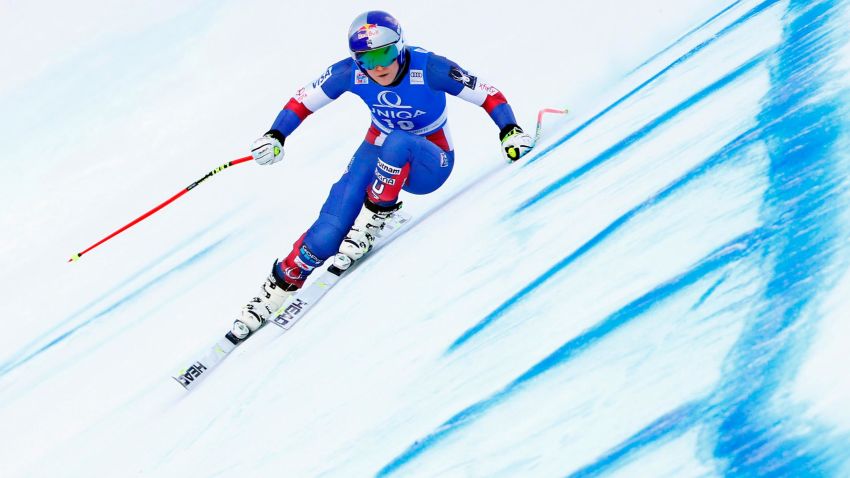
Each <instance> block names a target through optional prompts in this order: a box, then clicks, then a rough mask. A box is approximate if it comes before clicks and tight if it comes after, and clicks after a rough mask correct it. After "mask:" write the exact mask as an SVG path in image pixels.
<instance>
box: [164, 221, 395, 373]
mask: <svg viewBox="0 0 850 478" xmlns="http://www.w3.org/2000/svg"><path fill="white" fill-rule="evenodd" d="M410 219H411V217H410V216H407V215H405V214H402V213H398V212H397V213H395V214H394V215H393V216H392V218H391V220H390V221H388V222H387V223H386V224H385V225H384V228H383V229H382V230H381V234H380V235H379V236H378V237H377V238H376V241H375V246H374V247H373V248H372V250H371V251H369V253H368V254H366V255H365V256H363V257H362V258H361V259H360V260H358V261H356V262H350V261H351V260H350V259H348V257H347V256H344V255H342V254H337V256H335V257H334V261H333V264H331V265H330V266H329V267H328V268H327V270H325V271H323V272H322V273H321V274H320V275H319V276H318V277H317V278H316V279H315V280H314V281H313V282H311V283H310V284H308V285H307V286H305V287H304V288H302V289H301V290H299V291H298V292H296V293H295V294H293V295H291V296H289V297H287V298H286V300H285V301H284V302H283V305H281V306H280V308H279V309H278V310H277V311H276V312H275V313H274V314H272V316H273V318H272V319H270V320H267V321H266V322H265V323H263V325H261V326H260V329H258V330H256V331H254V332H252V333H251V334H250V335H249V336H248V337H245V338H244V339H241V340H240V339H238V338H237V337H236V336H235V335H233V333H232V332H230V331H228V332H227V334H225V336H224V337H222V338H220V339H219V340H218V341H217V342H216V343H215V344H213V346H212V347H210V348H209V349H207V350H205V351H204V352H203V353H201V354H199V357H196V358H195V359H194V360H191V361H190V362H189V364H188V365H187V366H185V367H182V368H181V369H179V371H178V372H177V373H176V374H175V375H172V378H173V379H174V380H176V381H177V383H179V384H180V385H182V386H183V388H185V389H186V390H191V389H192V388H193V387H194V386H195V385H196V384H197V383H198V382H199V381H200V379H201V378H203V377H206V376H207V375H209V373H210V372H211V371H212V370H213V369H214V368H215V367H216V366H218V365H219V364H220V363H221V362H222V361H223V360H224V359H225V358H227V356H228V355H230V353H231V352H233V351H234V350H235V349H236V347H237V346H238V345H239V344H240V343H242V342H244V341H245V340H248V339H249V338H251V337H253V336H254V335H256V334H257V333H258V332H259V331H260V330H263V329H264V328H265V327H264V326H265V324H266V323H274V324H275V325H277V326H278V327H280V328H273V330H275V331H276V332H277V334H278V335H280V334H283V333H284V332H286V331H287V330H289V329H290V328H292V326H293V325H295V323H296V322H298V320H299V319H300V318H301V317H303V316H304V314H306V313H307V312H308V311H309V310H310V309H312V308H313V306H314V305H316V303H318V302H319V300H321V298H322V297H324V296H325V294H327V293H328V291H330V290H331V289H332V288H333V286H335V285H336V284H337V283H338V282H339V280H340V279H341V278H342V276H343V275H345V274H347V273H348V272H349V271H351V270H353V269H355V268H356V266H358V265H359V264H360V263H361V262H363V261H364V260H366V259H367V258H369V257H371V256H372V255H373V254H374V253H375V252H376V251H377V250H378V249H380V248H382V247H383V246H385V245H387V244H389V243H390V242H392V240H393V239H394V238H395V237H396V236H397V235H398V232H399V231H400V230H401V229H402V228H403V227H404V226H405V225H407V224H408V223H409V222H410ZM346 260H347V261H346Z"/></svg>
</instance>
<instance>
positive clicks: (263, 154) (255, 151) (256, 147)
mask: <svg viewBox="0 0 850 478" xmlns="http://www.w3.org/2000/svg"><path fill="white" fill-rule="evenodd" d="M284 141H286V137H285V136H284V135H282V134H280V132H279V131H274V130H272V131H269V132H268V133H266V134H265V135H264V136H263V137H262V138H259V139H257V140H255V141H254V142H253V143H252V144H251V156H253V157H254V161H256V162H258V163H260V164H262V165H266V164H274V163H276V162H278V161H280V160H281V159H283V142H284Z"/></svg>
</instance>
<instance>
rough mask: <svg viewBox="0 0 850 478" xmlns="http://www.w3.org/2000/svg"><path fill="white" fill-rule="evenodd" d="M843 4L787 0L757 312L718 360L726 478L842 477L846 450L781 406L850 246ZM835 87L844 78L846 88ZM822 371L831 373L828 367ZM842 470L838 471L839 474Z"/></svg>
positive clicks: (766, 113)
mask: <svg viewBox="0 0 850 478" xmlns="http://www.w3.org/2000/svg"><path fill="white" fill-rule="evenodd" d="M842 9H843V10H844V13H845V14H846V13H847V11H848V10H850V7H848V6H847V4H846V2H844V3H841V2H835V1H815V2H812V1H801V0H791V2H790V3H789V6H788V10H787V12H786V14H785V16H784V17H783V18H784V21H785V26H784V30H783V42H782V45H781V46H780V47H779V49H778V50H777V58H776V61H775V62H772V68H771V89H770V91H769V93H768V94H767V95H766V97H765V105H764V108H763V110H762V113H761V115H760V120H761V121H762V123H763V124H764V125H765V126H764V133H765V134H764V139H765V141H766V144H767V145H768V153H769V155H770V160H771V162H770V169H769V180H770V183H769V186H768V189H767V191H766V193H765V205H764V208H763V214H762V215H763V217H764V218H765V222H766V224H765V229H766V230H768V231H770V236H769V237H768V238H767V240H766V241H765V243H764V245H763V246H764V251H763V253H762V254H763V256H764V257H765V263H764V267H765V269H766V275H767V279H768V282H767V286H766V290H765V292H764V298H763V304H762V305H761V311H760V312H759V313H758V314H755V315H754V316H753V317H751V318H750V320H748V321H747V322H746V323H745V325H744V327H745V328H744V331H743V332H742V335H741V338H740V339H739V341H738V343H737V344H736V346H735V348H734V349H733V350H732V351H731V352H730V354H729V357H728V359H727V361H726V363H725V364H724V370H727V371H728V372H727V374H725V375H724V377H723V381H722V383H721V384H720V385H719V387H718V391H717V394H718V395H719V396H720V397H721V399H722V405H723V412H722V415H721V417H720V418H719V419H718V420H717V421H716V423H715V424H714V425H715V427H716V428H715V430H714V434H715V440H716V443H715V446H714V449H713V453H714V457H715V458H716V462H717V464H718V467H719V471H721V472H722V473H725V474H726V475H727V476H743V477H756V476H815V477H821V476H838V475H839V474H840V473H838V472H837V469H838V468H837V467H839V466H840V465H841V463H842V462H843V463H844V465H845V466H846V465H847V460H848V457H847V450H848V449H850V444H849V443H847V441H846V436H845V437H844V438H843V439H840V440H839V439H836V438H834V436H835V435H833V433H832V430H828V429H824V428H825V427H824V426H823V425H822V424H820V425H819V424H817V423H812V422H811V421H810V420H809V419H807V418H806V411H805V410H798V409H792V408H789V407H788V406H787V405H783V404H786V403H787V402H786V401H785V400H783V398H784V396H785V391H786V390H787V389H788V388H789V387H792V386H793V380H794V378H795V376H796V374H797V372H798V371H799V369H800V366H801V358H802V357H803V356H804V352H805V351H807V350H808V348H809V347H810V342H809V341H810V338H811V335H810V334H812V333H813V331H815V330H816V326H817V323H818V321H819V320H820V319H821V318H822V317H821V314H820V313H819V311H818V310H817V306H818V302H819V300H821V299H822V298H823V296H824V295H825V294H827V293H828V292H829V291H830V290H831V289H832V288H833V287H834V285H835V283H834V280H835V277H834V272H832V271H831V269H830V267H829V266H830V265H832V264H834V263H835V262H836V261H837V260H838V256H837V254H838V251H839V250H841V249H846V243H847V242H846V236H842V233H841V232H840V231H841V230H842V228H843V227H844V224H843V223H842V219H841V218H842V217H843V216H844V215H845V214H846V210H847V207H848V206H847V204H846V200H844V199H843V198H842V195H841V193H842V191H843V189H842V188H843V186H842V182H843V181H844V179H845V178H846V173H847V171H846V166H842V164H841V163H840V160H841V157H842V153H844V152H846V151H845V150H844V146H843V144H842V143H841V142H840V139H839V138H841V137H842V135H846V131H847V128H848V126H850V125H849V124H848V120H847V119H846V117H845V114H844V112H845V111H846V108H847V106H848V102H850V100H848V98H847V97H846V91H847V90H846V88H847V83H848V80H847V79H846V76H842V73H841V72H839V71H837V67H836V56H837V52H838V51H841V49H842V48H844V47H846V45H847V42H848V40H847V38H848V35H850V28H848V25H847V24H846V23H845V22H846V21H842V20H843V17H842V15H841V13H842V11H841V10H842ZM842 82H843V83H842ZM825 373H838V372H836V371H827V372H825ZM845 473H846V470H845Z"/></svg>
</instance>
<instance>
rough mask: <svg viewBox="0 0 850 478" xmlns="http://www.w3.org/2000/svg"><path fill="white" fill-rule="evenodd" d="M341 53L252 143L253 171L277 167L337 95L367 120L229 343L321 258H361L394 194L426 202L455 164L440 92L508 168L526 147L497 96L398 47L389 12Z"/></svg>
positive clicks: (435, 59) (435, 60)
mask: <svg viewBox="0 0 850 478" xmlns="http://www.w3.org/2000/svg"><path fill="white" fill-rule="evenodd" d="M348 49H349V52H350V54H351V56H350V58H346V59H344V60H341V61H339V62H337V63H334V64H333V65H331V66H330V67H329V68H328V69H327V70H326V71H325V72H324V73H323V74H322V75H321V76H320V77H319V78H318V79H316V80H315V81H314V82H312V83H311V84H309V85H307V86H305V87H304V88H301V89H300V90H298V91H297V92H296V94H295V96H294V97H293V98H292V99H290V100H289V102H288V103H287V104H286V106H285V107H284V108H283V110H282V111H281V112H280V113H279V114H278V116H277V118H276V119H275V121H274V124H273V125H272V127H271V129H270V130H269V131H268V132H267V133H266V134H265V135H263V137H261V138H259V139H257V140H256V141H254V143H253V145H252V148H251V149H252V155H253V157H254V159H255V160H256V161H257V162H258V163H259V164H263V165H268V164H274V163H276V162H278V161H280V160H281V159H283V155H284V149H283V145H284V143H285V141H286V138H288V137H289V136H290V135H291V134H292V132H293V131H295V129H296V128H297V127H298V126H299V125H300V124H301V122H302V121H304V119H305V118H307V116H309V115H310V114H312V113H315V112H316V111H317V110H319V108H321V107H323V106H325V105H327V104H328V103H330V102H332V101H333V100H335V99H337V98H339V96H340V95H342V94H343V93H345V92H351V93H354V94H355V95H357V96H359V97H360V99H362V100H363V102H364V103H365V104H366V106H367V107H368V108H369V110H370V111H371V114H372V122H371V125H370V127H369V130H368V131H367V133H366V139H365V140H364V141H363V143H362V144H361V145H360V147H359V148H358V149H357V151H356V152H355V153H354V157H353V158H352V159H351V162H350V163H349V165H348V168H347V169H346V170H345V173H343V175H342V177H341V178H340V179H339V181H337V182H336V183H335V184H334V185H333V186H332V187H331V190H330V193H329V194H328V198H327V200H325V203H324V206H322V210H321V212H320V213H319V217H318V219H316V221H315V222H314V223H313V225H312V226H310V228H309V229H308V230H307V231H306V232H305V233H304V234H303V235H302V236H301V237H300V238H299V239H298V240H297V241H296V242H295V244H294V245H293V248H292V252H290V253H289V255H288V256H286V258H285V259H284V260H282V261H275V263H274V266H273V267H272V271H271V274H269V276H268V278H267V279H266V281H265V283H264V284H263V286H262V290H261V293H260V294H259V295H258V296H257V297H254V298H253V299H252V300H251V301H250V302H249V303H248V304H247V305H246V306H245V307H243V309H242V312H241V316H240V318H239V319H237V320H236V321H235V322H234V324H233V329H232V333H233V335H234V336H235V337H236V338H237V339H240V340H241V339H244V338H245V337H247V336H248V335H249V334H250V333H251V332H252V331H255V330H257V329H258V328H259V327H260V326H261V325H262V324H263V322H264V321H265V320H267V319H268V318H269V316H270V315H271V314H273V313H274V312H275V311H277V309H278V308H280V306H281V304H282V303H283V302H284V300H285V299H286V298H287V297H288V296H289V295H291V294H293V293H294V292H295V291H296V290H298V289H299V288H300V287H301V286H302V285H303V284H304V281H305V280H306V279H307V276H308V275H309V274H310V273H311V272H312V271H313V270H314V269H316V268H317V267H320V266H321V265H322V264H323V263H324V261H325V260H326V259H328V258H330V257H332V256H334V255H336V254H337V253H338V252H339V253H340V254H342V255H344V257H345V258H350V259H351V260H357V259H359V258H360V257H362V256H363V254H365V253H366V252H368V251H369V249H371V247H372V244H373V241H374V239H375V234H376V232H377V231H378V230H380V229H381V228H382V227H383V225H384V223H385V221H386V220H387V219H388V218H389V217H390V216H391V215H392V214H393V213H394V212H395V211H397V210H398V208H399V207H400V205H401V203H399V202H398V196H399V193H400V192H401V190H404V191H407V192H409V193H412V194H428V193H431V192H433V191H436V190H437V188H439V187H440V186H442V184H443V183H444V182H445V181H446V179H448V177H449V174H450V173H451V171H452V166H453V165H454V159H455V157H454V150H453V147H452V140H451V135H450V134H449V130H448V125H447V124H446V93H448V94H451V95H453V96H457V97H459V98H461V99H463V100H466V101H468V102H470V103H473V104H476V105H478V106H481V107H483V108H484V110H485V111H486V112H487V113H488V114H489V115H490V118H491V119H492V120H493V122H494V123H496V126H498V128H499V139H500V140H501V142H502V152H503V154H504V156H505V158H506V159H507V160H508V161H509V162H513V161H516V160H517V159H519V158H520V157H522V156H523V155H524V154H525V153H527V152H528V151H529V150H530V149H531V147H532V146H533V140H532V138H531V136H529V135H528V134H526V133H524V132H523V130H522V128H520V127H519V126H518V125H517V124H516V119H515V118H514V114H513V110H512V109H511V107H510V105H509V104H508V103H507V100H506V99H505V97H504V95H503V94H502V93H501V92H500V91H499V90H498V89H496V88H495V87H494V86H492V85H491V84H489V83H487V82H485V81H483V80H482V79H481V78H478V77H476V76H473V75H472V74H470V73H469V72H468V71H466V70H464V69H463V68H461V67H460V66H458V65H457V64H456V63H454V62H452V61H451V60H448V59H446V58H444V57H441V56H438V55H436V54H434V53H431V52H429V51H427V50H424V49H422V48H418V47H415V46H410V45H405V42H404V35H403V33H402V29H401V26H400V25H399V23H398V21H397V20H396V19H395V18H394V17H393V16H392V15H390V14H389V13H386V12H382V11H369V12H366V13H363V14H361V15H359V16H358V17H357V18H355V19H354V22H352V24H351V27H350V28H349V30H348Z"/></svg>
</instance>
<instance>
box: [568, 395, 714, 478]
mask: <svg viewBox="0 0 850 478" xmlns="http://www.w3.org/2000/svg"><path fill="white" fill-rule="evenodd" d="M709 404H710V402H709V400H707V399H703V400H695V401H691V402H688V403H686V404H684V405H682V406H680V407H677V408H676V409H675V410H673V411H672V412H668V413H666V414H664V416H662V417H661V418H659V419H657V420H655V421H654V422H652V423H651V424H649V425H648V426H646V427H644V428H643V429H642V430H640V431H639V432H637V433H635V434H634V435H632V436H630V437H629V438H627V439H626V440H624V441H623V443H621V444H620V445H618V446H616V447H615V448H613V449H612V450H610V451H609V452H607V453H605V454H604V455H603V456H602V457H600V458H599V459H597V460H596V461H594V462H593V463H591V464H589V465H587V466H585V467H582V468H581V469H579V470H577V471H575V472H573V473H570V474H569V475H567V476H568V478H588V477H591V476H599V475H601V474H603V473H605V472H608V471H610V470H612V469H616V468H617V467H618V466H620V465H621V464H622V463H623V462H624V461H626V460H628V459H629V458H631V457H632V456H634V455H635V454H637V453H639V452H640V451H641V450H643V449H644V448H646V447H648V446H650V445H657V444H659V443H660V442H662V441H669V440H672V439H673V438H676V437H679V436H681V435H683V434H684V433H685V432H687V431H688V430H690V429H691V428H693V427H694V425H696V424H698V423H699V422H700V420H701V419H702V417H704V416H705V415H706V414H707V413H708V411H709V409H710V408H711V406H710V405H709Z"/></svg>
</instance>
